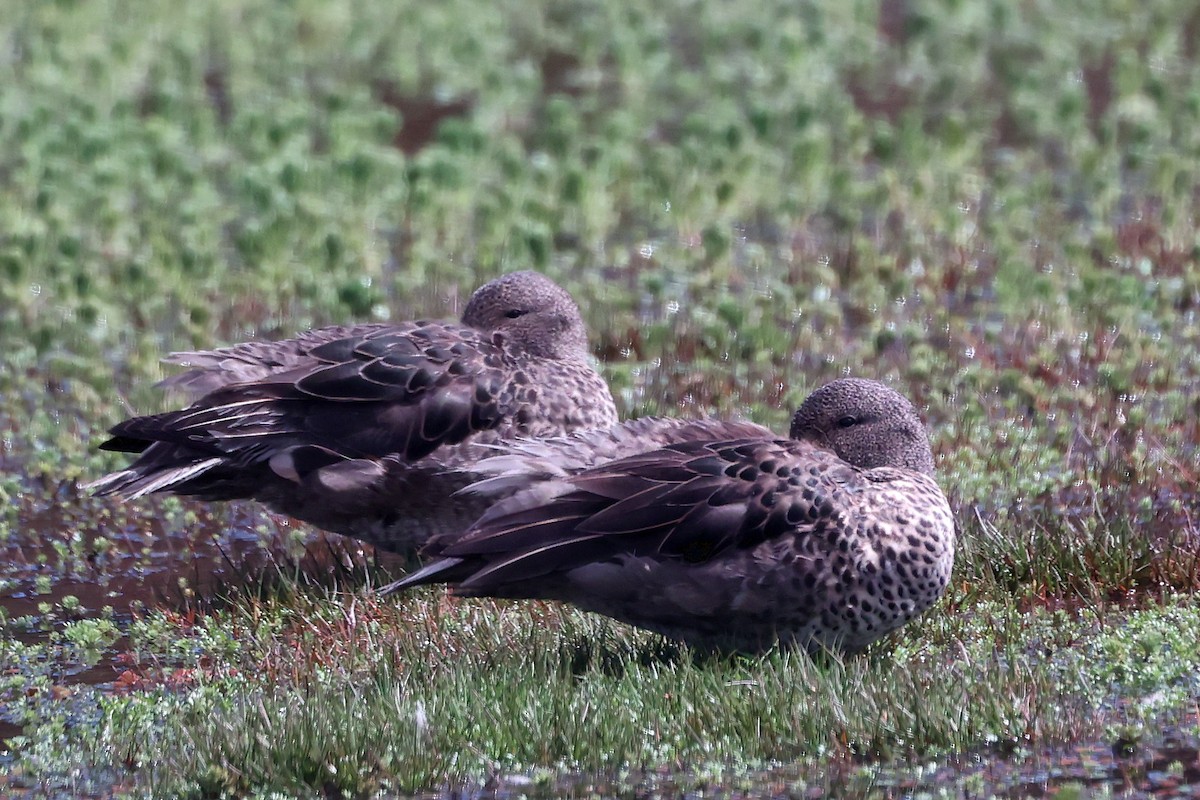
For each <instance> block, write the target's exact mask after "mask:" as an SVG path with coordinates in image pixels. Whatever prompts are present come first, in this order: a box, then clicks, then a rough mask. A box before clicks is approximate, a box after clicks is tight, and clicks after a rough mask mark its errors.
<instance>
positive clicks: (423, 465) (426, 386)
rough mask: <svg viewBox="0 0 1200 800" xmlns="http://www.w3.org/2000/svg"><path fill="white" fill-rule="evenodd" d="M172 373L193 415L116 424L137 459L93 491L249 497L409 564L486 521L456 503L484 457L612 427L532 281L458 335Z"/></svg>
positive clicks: (242, 356) (194, 364)
mask: <svg viewBox="0 0 1200 800" xmlns="http://www.w3.org/2000/svg"><path fill="white" fill-rule="evenodd" d="M168 360H169V361H171V362H173V363H176V364H180V365H184V366H188V367H190V370H188V371H187V372H184V373H183V374H181V375H178V376H175V377H173V378H168V379H167V380H166V381H164V382H163V384H164V385H165V386H166V387H168V388H173V389H179V390H182V391H184V392H187V393H190V394H191V395H192V396H193V397H194V398H195V399H194V402H192V404H191V405H189V406H187V407H186V408H183V409H181V410H176V411H168V412H166V413H163V414H154V415H149V416H139V417H133V418H132V419H128V420H126V421H124V422H121V423H120V424H118V425H116V426H115V427H114V428H112V430H111V431H110V433H111V435H112V438H110V439H109V440H108V441H106V442H104V444H102V445H101V448H102V449H105V450H115V451H119V452H126V453H135V454H138V457H137V459H136V460H135V461H134V462H133V463H132V464H131V465H130V466H129V467H128V468H127V469H123V470H120V471H118V472H114V473H112V474H110V475H106V476H104V477H102V478H100V479H99V480H97V481H95V482H93V483H92V484H90V488H92V489H94V490H95V491H97V492H98V493H100V494H116V495H121V496H123V497H127V498H133V497H139V496H142V495H145V494H149V493H152V492H171V493H174V494H178V495H187V496H191V497H197V498H200V499H204V500H233V499H243V498H245V499H254V500H258V501H260V502H262V503H264V504H265V505H266V506H268V507H269V508H270V509H272V510H273V511H276V512H279V513H283V514H287V515H290V516H292V517H295V518H297V519H300V520H303V521H305V522H309V523H311V524H313V525H315V526H317V527H319V528H323V529H325V530H328V531H332V532H335V533H339V534H344V535H348V536H352V537H355V538H358V539H360V540H363V541H366V542H368V543H370V544H373V545H376V546H378V547H381V548H384V549H388V550H393V551H397V552H402V553H409V554H411V553H412V552H414V551H415V550H416V549H417V548H419V547H420V546H421V545H422V544H423V543H424V541H425V540H426V539H427V538H428V537H429V536H430V535H432V534H435V533H439V532H445V531H449V530H462V529H463V528H464V527H466V526H467V525H469V524H470V523H471V522H472V521H473V520H474V519H476V518H477V517H478V516H479V514H480V513H481V512H482V511H483V510H484V509H485V508H486V507H487V503H486V502H485V501H484V500H483V499H481V498H478V497H476V496H472V495H467V494H464V495H461V496H455V494H454V493H455V492H456V491H457V490H458V489H461V488H463V487H464V486H466V485H468V484H469V483H470V482H471V480H473V479H474V477H473V476H471V474H470V467H471V465H472V464H473V463H474V462H475V461H476V460H478V459H479V458H481V457H483V456H486V455H490V454H492V451H491V450H490V449H488V447H487V445H488V444H489V443H491V442H495V441H498V440H501V439H505V438H511V437H517V436H520V437H541V436H552V435H563V434H569V433H572V432H574V431H579V430H584V429H588V428H604V427H608V426H612V425H614V424H615V423H616V422H617V412H616V407H615V406H614V404H613V399H612V395H611V393H610V392H609V390H608V386H607V385H606V384H605V382H604V380H603V379H602V378H601V377H600V375H598V374H597V373H596V371H595V370H594V369H593V368H592V366H591V365H590V363H589V354H588V348H587V334H586V331H585V328H584V324H583V319H582V317H581V316H580V312H579V308H578V306H577V305H576V304H575V302H574V300H572V298H571V296H570V295H569V294H568V293H567V292H566V291H564V290H563V289H562V288H561V287H559V286H558V285H556V284H555V283H554V282H553V281H551V280H549V279H548V278H546V277H544V276H542V275H539V274H537V273H534V272H514V273H510V274H508V275H505V276H503V277H501V278H498V279H496V280H494V281H491V282H490V283H487V284H485V285H484V286H482V287H480V288H479V289H478V290H477V291H476V292H475V293H474V294H473V295H472V297H471V299H470V301H469V302H468V304H467V306H466V308H465V309H464V311H463V315H462V323H461V324H457V323H451V322H429V321H416V322H404V323H400V324H364V325H353V326H333V327H328V328H321V329H318V330H313V331H308V332H306V333H301V334H299V335H298V336H296V337H295V338H292V339H287V340H283V341H276V342H246V343H243V344H237V345H234V346H232V347H226V348H221V349H218V350H212V351H207V352H196V353H177V354H175V355H173V356H171V357H170V358H169V359H168Z"/></svg>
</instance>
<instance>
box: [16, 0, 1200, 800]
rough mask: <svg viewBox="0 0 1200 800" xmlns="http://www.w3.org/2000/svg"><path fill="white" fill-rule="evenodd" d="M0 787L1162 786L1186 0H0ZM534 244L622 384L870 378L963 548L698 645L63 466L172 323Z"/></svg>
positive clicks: (756, 789) (392, 300) (280, 304)
mask: <svg viewBox="0 0 1200 800" xmlns="http://www.w3.org/2000/svg"><path fill="white" fill-rule="evenodd" d="M0 52H2V53H3V58H0V176H2V185H3V190H2V191H0V392H2V395H3V403H2V404H0V499H2V500H3V503H2V504H0V506H2V508H0V562H2V566H0V609H2V611H0V623H2V631H3V634H2V638H0V703H2V704H3V705H2V708H0V737H3V738H4V739H5V740H6V744H5V745H4V750H3V753H2V754H0V765H2V766H3V768H4V775H3V777H0V793H9V794H12V793H21V794H24V795H28V796H62V797H70V796H77V795H81V794H90V795H95V796H105V795H109V794H113V793H127V794H133V795H159V796H162V795H185V796H194V797H215V796H222V795H230V796H246V795H260V796H267V795H269V794H270V793H272V792H276V793H280V794H283V795H292V794H295V795H302V796H371V795H375V794H378V795H381V796H387V795H390V794H395V793H412V792H419V791H443V792H444V791H449V790H451V789H452V788H454V787H465V789H466V790H467V791H468V792H471V791H484V790H491V791H494V792H498V793H502V794H505V793H507V794H508V795H511V796H515V795H519V794H529V795H539V796H550V795H588V796H593V795H628V796H650V795H667V794H672V795H675V794H679V793H681V792H682V793H689V794H694V795H696V796H699V795H701V794H703V795H714V794H715V795H730V796H732V795H735V794H764V793H770V794H772V795H779V796H784V795H786V796H801V797H815V796H825V795H837V796H846V795H859V796H880V797H888V796H910V795H916V794H921V793H929V794H931V795H933V796H939V795H944V796H971V797H979V796H989V795H998V796H1006V797H1013V796H1025V795H1038V796H1041V795H1046V794H1054V793H1056V792H1057V796H1062V797H1069V796H1083V795H1087V794H1092V793H1110V794H1114V795H1122V796H1145V795H1152V794H1153V795H1160V796H1175V795H1180V794H1183V793H1185V792H1187V791H1190V790H1191V788H1190V784H1192V783H1195V782H1196V781H1197V780H1198V779H1200V765H1198V763H1197V749H1196V747H1197V741H1198V729H1197V703H1198V698H1200V677H1198V675H1200V670H1198V669H1197V667H1198V666H1200V644H1198V641H1200V610H1198V609H1197V605H1196V602H1195V592H1196V591H1197V588H1198V587H1200V532H1198V530H1197V527H1196V523H1195V519H1196V517H1197V512H1198V511H1200V508H1198V503H1197V499H1196V497H1197V496H1196V492H1195V485H1196V480H1197V475H1198V473H1200V430H1198V426H1200V422H1198V419H1200V414H1198V413H1197V412H1198V401H1197V397H1200V392H1198V391H1197V388H1198V384H1200V361H1198V359H1197V345H1198V343H1200V320H1198V319H1197V310H1198V308H1200V269H1198V265H1197V260H1198V257H1200V240H1198V238H1197V232H1196V217H1197V203H1198V202H1200V191H1198V187H1200V6H1197V5H1196V4H1195V3H1191V2H1182V0H1177V1H1176V0H1171V1H1167V0H1157V1H1156V0H1151V2H1138V3H1133V2H1122V1H1121V0H1109V2H1105V3H1102V4H1095V3H1080V2H1049V1H1048V0H1046V1H1043V0H1032V1H1031V2H1025V3H1021V4H1012V3H1005V2H999V1H996V2H989V1H988V0H957V1H953V2H951V1H949V0H945V1H943V2H926V1H925V0H881V2H848V3H820V2H804V3H794V2H789V3H783V2H768V1H767V0H755V1H754V2H744V3H736V4H730V3H718V2H705V1H704V0H700V1H699V2H682V1H679V2H665V3H658V4H655V5H654V6H653V8H639V7H636V6H629V5H628V4H624V3H619V2H609V0H596V2H573V1H571V2H545V3H527V2H515V0H507V1H506V0H501V2H494V3H479V2H475V1H474V0H471V1H468V0H447V2H441V3H387V2H376V0H362V1H361V2H356V3H348V4H337V5H334V4H324V3H319V2H315V0H296V2H290V3H271V2H264V1H263V0H216V1H215V2H213V3H208V4H179V3H174V2H166V1H165V0H146V1H145V2H139V3H130V2H124V1H123V0H98V2H89V3H81V2H71V0H61V2H51V3H37V4H23V5H20V6H19V7H18V8H16V9H9V10H8V12H7V13H6V14H5V15H4V18H3V20H2V21H0ZM518 268H536V269H540V270H543V271H545V272H547V273H548V274H550V275H551V276H552V277H554V278H555V279H556V280H559V281H561V282H562V283H563V284H564V285H565V286H567V288H569V289H570V291H572V293H573V294H574V295H575V296H576V297H577V298H579V299H580V300H581V302H582V304H583V306H584V311H585V316H586V317H587V320H588V323H589V325H590V327H591V330H592V331H593V344H594V346H595V350H596V354H597V356H598V357H599V358H600V360H601V362H602V364H603V367H604V370H605V375H606V377H608V378H609V380H610V381H611V383H612V385H613V387H614V393H615V394H616V396H617V398H618V402H619V404H620V405H621V408H622V411H623V412H624V413H626V414H629V415H640V414H646V413H670V414H685V415H695V414H702V413H711V414H721V415H743V416H747V417H750V418H752V419H755V420H757V421H760V422H763V423H767V424H770V425H773V426H775V427H776V428H778V429H779V430H783V425H784V422H785V420H786V418H787V415H788V411H789V409H790V408H792V407H793V406H795V405H796V404H797V403H798V402H799V401H800V399H801V398H803V396H804V395H805V394H806V392H807V391H809V390H810V389H811V388H813V387H815V386H816V385H818V384H820V383H822V382H824V381H825V380H828V379H830V378H832V377H835V376H839V375H842V374H846V373H851V374H858V375H865V376H869V377H876V378H880V379H883V380H886V381H888V382H890V383H891V384H893V385H894V386H896V387H897V388H899V389H901V390H902V391H904V392H906V393H907V394H909V395H910V396H911V397H913V399H914V400H915V401H916V402H917V404H918V405H919V407H920V408H921V409H922V412H923V413H924V415H925V417H926V419H927V421H928V423H929V426H930V428H931V431H932V438H933V443H934V448H935V452H936V455H937V459H938V469H939V478H940V481H941V483H942V485H943V487H944V488H945V489H946V491H947V494H948V495H949V496H950V498H951V500H952V503H953V505H954V508H955V511H956V514H957V518H958V521H959V524H960V528H961V532H960V556H959V560H958V564H957V567H956V579H955V581H954V585H953V586H952V588H951V590H950V592H949V593H948V595H947V597H946V599H945V600H944V601H943V602H942V603H941V604H940V605H939V606H938V607H937V608H936V609H935V610H934V611H933V612H932V613H930V614H929V615H927V616H926V617H925V618H924V619H923V620H922V621H921V622H920V623H918V624H915V625H913V626H911V627H909V628H907V629H905V630H904V631H903V632H901V633H899V634H898V635H896V636H894V637H892V638H891V639H889V640H887V641H885V642H883V643H881V644H880V645H879V646H878V647H876V648H874V649H873V650H872V651H871V652H869V653H867V654H866V655H865V656H864V657H861V658H856V659H851V660H848V661H845V662H844V663H843V662H839V661H836V660H827V661H822V662H820V663H813V662H812V661H811V660H809V659H807V658H806V657H802V656H799V655H797V654H795V653H788V652H775V653H770V654H768V655H766V656H764V657H762V658H759V659H730V660H716V661H714V660H711V659H708V660H706V659H701V658H697V657H696V656H695V655H694V654H691V653H689V652H687V651H684V650H680V649H678V648H676V647H673V646H672V645H670V644H669V643H665V642H663V641H661V640H658V639H656V638H654V637H651V636H647V635H644V634H641V633H637V632H633V631H630V630H628V629H625V628H621V627H620V626H616V625H614V624H610V623H607V622H605V621H603V620H597V619H594V618H590V617H586V616H583V615H579V614H576V613H574V612H571V611H567V610H563V609H560V608H557V607H553V606H547V605H539V604H525V605H501V604H491V603H481V602H458V601H454V600H448V599H446V598H445V597H443V596H442V595H441V594H440V593H437V592H428V593H424V594H418V595H415V596H413V597H411V598H407V599H403V600H400V601H398V602H391V601H389V602H381V601H379V600H378V599H376V598H375V596H374V593H373V587H374V586H376V585H378V584H379V583H380V582H381V581H382V580H384V579H386V578H387V577H388V576H389V575H391V574H393V573H394V571H395V570H396V569H398V568H399V565H396V564H394V563H389V562H388V561H387V559H386V557H383V556H376V555H375V554H372V553H369V552H364V551H362V550H361V549H359V548H356V547H353V546H351V545H347V544H346V543H345V542H340V541H333V540H330V539H325V538H321V537H313V536H312V535H311V533H310V532H307V531H304V530H298V529H296V528H294V527H293V526H291V525H289V524H288V521H287V520H284V519H280V518H275V517H271V516H269V515H266V514H264V513H263V512H262V511H261V510H259V509H257V508H255V507H253V506H239V505H234V506H228V507H209V506H204V505H198V504H189V503H182V502H179V501H176V500H170V499H167V500H159V499H154V500H149V501H145V502H138V503H132V504H120V503H116V502H112V501H109V500H100V499H96V498H92V497H88V496H86V495H85V494H83V493H81V492H80V491H79V490H78V488H77V486H76V482H77V481H78V480H81V479H87V478H90V477H92V476H95V475H98V474H100V473H101V472H103V471H104V470H106V469H109V468H112V467H114V466H116V465H117V464H118V463H119V462H118V461H117V460H116V459H115V458H113V457H111V456H109V455H104V454H99V453H97V452H96V450H95V444H96V443H97V442H98V440H99V437H100V436H101V435H102V433H103V431H104V429H105V428H106V427H107V426H109V425H111V424H113V423H114V422H116V421H117V420H119V419H120V418H121V417H123V416H125V415H126V414H128V413H130V412H131V411H134V410H136V411H139V412H146V411H150V410H154V409H156V408H160V407H162V406H163V404H164V403H165V402H167V401H166V399H164V398H162V397H161V396H160V395H159V394H158V393H157V392H156V391H155V390H154V389H153V386H152V385H153V383H154V381H155V379H157V378H158V377H160V376H161V375H162V372H161V368H160V366H159V364H158V361H157V360H158V359H159V358H160V357H161V356H162V355H163V354H164V353H166V352H168V351H171V350H179V349H189V348H196V347H208V346H212V345H214V344H221V343H228V342H231V341H238V340H243V339H247V338H253V337H264V338H269V337H278V336H284V335H287V334H290V333H292V332H294V331H296V330H299V329H303V328H307V327H312V326H314V325H319V324H325V323H331V322H341V321H348V320H370V319H386V318H399V319H403V318H409V317H414V316H454V315H455V314H456V311H457V304H458V303H460V302H461V301H462V300H463V299H464V298H465V297H466V296H467V294H469V292H470V291H471V290H472V289H473V288H474V287H475V286H476V285H478V284H479V283H481V282H483V281H484V280H486V279H488V278H490V277H493V276H494V275H496V274H498V273H500V272H503V271H508V270H512V269H518Z"/></svg>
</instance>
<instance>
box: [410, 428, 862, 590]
mask: <svg viewBox="0 0 1200 800" xmlns="http://www.w3.org/2000/svg"><path fill="white" fill-rule="evenodd" d="M859 475H860V473H859V471H858V470H857V469H855V468H853V467H849V466H847V465H845V464H844V463H843V462H841V461H840V460H839V459H838V458H837V457H836V456H834V455H833V454H831V453H828V452H825V451H823V450H820V449H818V448H816V447H814V446H813V445H811V444H808V443H806V442H796V441H786V440H774V439H771V440H767V439H752V440H736V441H724V442H702V441H691V442H681V443H678V444H675V445H672V446H670V447H666V448H661V449H659V450H654V451H651V452H648V453H643V454H639V455H637V456H633V457H630V458H625V459H621V460H618V461H614V462H611V463H608V464H605V465H602V466H600V467H597V468H593V469H590V470H587V471H585V472H583V473H581V474H579V475H577V476H574V477H570V478H566V479H564V481H563V483H564V484H566V485H567V486H569V487H570V489H569V490H568V491H565V492H563V493H562V494H560V495H559V496H558V497H556V498H554V499H552V500H550V501H549V502H548V503H545V504H544V505H534V506H532V507H529V508H519V509H518V510H515V511H512V512H507V513H499V514H493V513H490V512H489V513H488V514H485V515H484V516H483V518H481V519H480V521H479V522H478V523H476V525H475V527H474V528H472V530H471V531H469V532H468V533H467V534H466V535H464V536H463V537H461V538H459V539H457V540H455V541H452V542H441V543H438V544H437V545H436V547H437V551H438V552H437V553H436V554H437V555H441V556H443V557H446V558H447V559H451V560H453V561H454V563H455V569H454V570H453V571H452V572H442V573H439V572H437V571H436V570H430V571H429V572H428V573H427V575H428V577H427V581H426V580H414V581H411V582H408V583H407V584H406V585H411V584H413V583H420V582H437V581H444V580H447V579H450V580H457V581H459V583H458V587H457V588H458V590H459V591H461V592H463V593H465V594H495V595H498V596H522V595H523V594H524V592H523V591H522V589H521V585H522V584H527V583H529V582H531V581H535V580H536V579H538V578H541V577H544V576H545V575H548V574H551V573H555V572H563V571H567V570H571V569H574V568H577V567H580V566H583V565H586V564H588V563H592V562H595V561H603V560H609V559H616V558H621V557H626V556H633V557H636V556H640V555H650V554H654V555H658V556H663V557H668V558H678V559H680V560H683V561H688V562H702V561H706V560H709V559H711V558H713V557H715V556H717V555H719V554H720V553H722V552H724V551H726V550H729V549H730V548H744V547H752V546H754V545H757V544H759V543H761V542H763V541H765V540H767V539H770V538H773V537H777V536H780V535H805V534H807V533H812V532H816V531H819V530H820V529H821V527H822V525H823V522H822V521H823V520H827V519H828V518H829V517H830V516H831V515H832V514H833V513H834V507H833V505H832V503H831V502H830V500H829V498H830V496H831V495H832V494H833V492H835V491H839V490H841V489H843V488H845V487H846V486H847V485H849V484H850V483H853V482H854V481H855V480H856V476H859ZM857 480H859V481H861V480H862V479H861V477H859V478H857ZM414 577H415V576H414Z"/></svg>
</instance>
